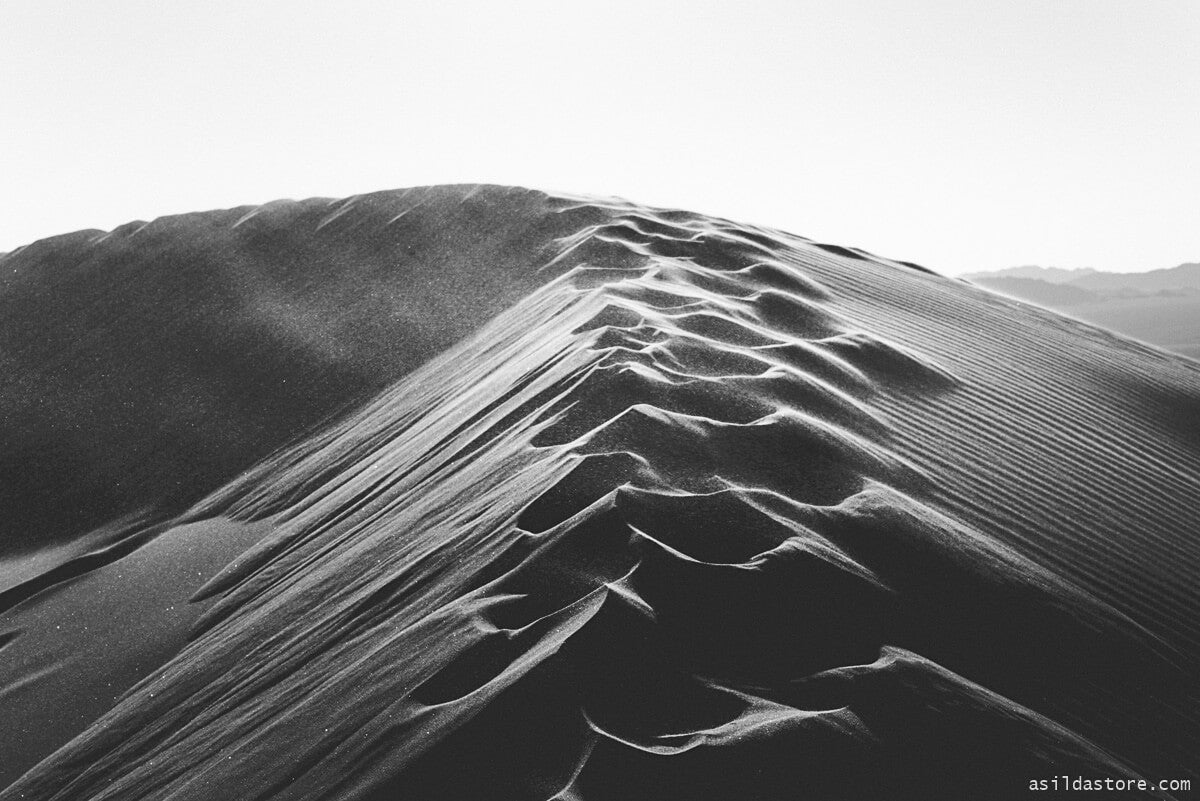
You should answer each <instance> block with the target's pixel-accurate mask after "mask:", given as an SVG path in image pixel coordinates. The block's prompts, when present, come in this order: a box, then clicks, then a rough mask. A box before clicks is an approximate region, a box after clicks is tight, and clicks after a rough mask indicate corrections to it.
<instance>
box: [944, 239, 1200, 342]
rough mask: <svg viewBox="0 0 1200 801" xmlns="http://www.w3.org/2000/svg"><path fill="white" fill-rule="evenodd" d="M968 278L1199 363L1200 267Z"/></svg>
mask: <svg viewBox="0 0 1200 801" xmlns="http://www.w3.org/2000/svg"><path fill="white" fill-rule="evenodd" d="M964 278H965V279H966V280H968V281H970V282H971V283H974V284H977V285H979V286H983V287H987V288H988V289H991V290H993V291H996V292H1000V293H1002V294H1005V295H1010V296H1012V297H1015V298H1019V299H1020V300H1025V301H1028V302H1030V303H1036V304H1038V305H1039V306H1045V307H1047V308H1050V309H1054V310H1056V311H1061V312H1064V313H1066V314H1070V315H1071V316H1073V317H1078V318H1080V319H1082V320H1087V321H1088V322H1091V323H1095V324H1097V325H1101V326H1104V327H1105V328H1111V329H1113V330H1114V331H1118V332H1120V333H1122V334H1126V335H1128V336H1132V337H1134V338H1136V339H1141V340H1145V341H1146V342H1151V343H1153V344H1156V345H1160V346H1162V347H1165V348H1169V349H1171V350H1174V351H1177V352H1179V353H1183V354H1186V355H1188V356H1192V357H1194V358H1200V262H1190V263H1187V264H1180V265H1179V266H1177V267H1170V268H1167V269H1163V270H1151V271H1149V272H1144V273H1112V272H1103V271H1101V270H1093V269H1091V268H1086V267H1085V268H1082V269H1075V270H1067V269H1063V268H1060V267H1038V266H1033V265H1027V266H1023V267H1011V268H1008V269H1005V270H994V271H991V272H977V273H970V274H968V275H966V276H964Z"/></svg>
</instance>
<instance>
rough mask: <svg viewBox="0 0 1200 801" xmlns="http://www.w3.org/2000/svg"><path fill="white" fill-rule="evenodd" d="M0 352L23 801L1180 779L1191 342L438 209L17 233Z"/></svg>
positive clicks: (1194, 510) (763, 249)
mask: <svg viewBox="0 0 1200 801" xmlns="http://www.w3.org/2000/svg"><path fill="white" fill-rule="evenodd" d="M0 365H2V366H3V367H4V370H5V372H6V374H7V376H8V378H7V380H6V382H5V384H4V387H3V389H2V390H0V423H2V426H3V427H2V430H0V436H2V437H3V442H4V446H5V447H4V448H3V451H2V453H0V512H2V513H3V516H2V517H0V521H2V524H3V526H4V527H5V528H4V532H3V536H4V539H3V540H2V541H0V556H2V559H3V561H2V562H0V579H2V580H3V581H4V584H3V589H4V593H3V594H2V595H0V600H3V604H0V609H2V610H3V612H2V616H0V638H2V639H0V642H3V643H4V645H3V647H2V648H0V720H3V721H4V727H5V732H6V737H5V740H6V742H4V743H3V744H0V765H2V766H3V767H2V771H3V772H2V773H0V786H3V784H4V783H6V782H14V783H13V784H11V786H9V787H8V789H7V790H6V791H3V792H0V799H3V800H4V801H15V800H16V799H29V800H30V801H50V799H62V800H63V801H66V800H68V799H70V800H72V801H74V800H75V799H88V800H89V801H101V800H111V801H139V800H140V799H162V800H163V801H165V800H166V799H171V801H210V800H211V799H247V801H249V800H250V799H262V800H263V801H265V800H266V799H339V800H340V799H354V800H361V801H387V800H389V799H421V800H422V801H424V800H425V799H439V800H441V799H444V800H445V801H451V800H455V801H457V800H458V799H496V800H497V801H509V800H511V801H643V800H644V801H657V800H659V799H686V800H688V801H690V800H692V799H696V800H697V801H704V800H706V799H712V800H713V801H716V800H717V799H722V800H724V799H729V800H730V801H732V800H734V799H737V800H738V801H742V800H750V799H798V798H813V799H889V798H914V799H916V798H923V799H933V798H936V799H989V798H998V799H1008V798H1029V797H1050V796H1051V795H1052V794H1050V793H1040V794H1039V793H1030V792H1029V791H1028V784H1029V781H1030V779H1035V778H1043V777H1050V776H1056V775H1058V776H1061V775H1063V774H1069V775H1071V776H1097V777H1125V778H1128V777H1146V778H1148V779H1151V780H1157V779H1160V778H1167V777H1171V778H1188V777H1190V778H1192V779H1193V781H1195V780H1196V779H1200V586H1198V581H1197V577H1198V576H1200V535H1198V533H1197V532H1198V531H1200V363H1198V362H1195V361H1192V360H1190V359H1187V358H1184V357H1182V356H1177V355H1174V354H1170V353H1167V352H1166V351H1163V350H1159V349H1157V348H1154V347H1151V346H1148V345H1143V344H1140V343H1137V342H1134V341H1132V340H1127V339H1123V338H1121V337H1119V336H1117V335H1115V334H1111V333H1109V332H1107V331H1105V330H1102V329H1099V328H1096V327H1093V326H1090V325H1087V324H1085V323H1082V322H1077V321H1075V320H1072V319H1068V318H1065V317H1061V316H1058V315H1056V314H1055V313H1053V312H1050V311H1047V310H1043V309H1040V308H1037V307H1034V306H1030V305H1026V304H1024V303H1021V302H1019V301H1016V300H1013V299H1010V298H1006V297H1002V296H998V295H994V294H992V293H989V292H987V291H985V290H983V289H981V288H978V287H975V286H972V285H970V284H968V283H965V282H962V281H957V280H953V279H949V278H945V277H942V276H939V275H936V274H933V273H931V272H929V271H927V270H924V269H922V268H920V267H918V266H916V265H911V264H906V263H902V262H894V261H890V260H887V259H883V258H879V257H876V256H873V255H871V254H868V253H865V252H862V251H858V250H855V249H853V248H845V247H841V246H835V245H829V244H822V243H816V242H812V241H809V240H806V239H803V238H801V237H797V236H793V235H789V234H784V233H782V232H779V231H774V230H768V229H764V228H758V227H755V226H751V225H742V224H735V223H732V222H728V221H725V220H721V219H715V218H711V217H705V216H701V215H697V214H692V213H688V212H681V211H668V210H658V209H648V208H644V207H640V206H637V205H633V204H630V203H626V202H623V201H616V200H611V201H610V200H595V199H586V198H570V197H559V196H550V195H546V194H543V193H539V192H532V191H527V190H518V189H508V188H500V187H488V186H483V187H462V186H455V187H435V188H425V189H416V190H405V191H401V192H387V193H378V194H375V195H367V196H361V197H357V198H351V199H349V200H344V201H326V200H312V201H304V202H301V203H290V202H289V203H277V204H269V205H267V206H264V207H261V208H242V209H236V210H231V211H226V212H211V213H205V214H195V215H186V216H183V217H174V218H165V219H162V220H158V221H155V222H153V223H150V224H141V223H139V224H137V225H132V226H126V227H125V228H122V229H118V230H116V231H114V232H112V233H109V234H101V233H99V232H82V233H79V234H72V235H68V236H65V237H59V238H56V239H52V240H44V241H42V242H39V243H36V244H33V245H30V246H28V247H27V248H23V249H21V250H19V251H16V252H14V253H12V254H8V255H7V256H3V257H0ZM22 774H23V775H22ZM1120 795H1121V796H1122V797H1139V798H1140V797H1159V798H1162V797H1170V796H1168V795H1166V794H1164V793H1156V792H1155V793H1122V794H1120ZM1186 795H1187V794H1183V795H1181V796H1179V797H1181V798H1183V797H1186Z"/></svg>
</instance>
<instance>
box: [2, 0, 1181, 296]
mask: <svg viewBox="0 0 1200 801" xmlns="http://www.w3.org/2000/svg"><path fill="white" fill-rule="evenodd" d="M0 31H2V32H3V33H2V37H3V38H2V44H0V114H2V115H3V121H2V122H0V186H2V187H3V191H2V192H0V251H4V250H10V249H12V248H13V247H16V246H18V245H21V244H24V243H26V242H29V241H31V240H34V239H37V238H40V237H43V236H48V235H51V234H55V233H61V232H65V231H70V230H76V229H80V228H111V227H113V226H115V225H119V224H121V223H123V222H126V221H129V220H132V219H150V218H153V217H156V216H159V215H163V214H171V213H176V212H183V211H194V210H200V209H207V208H222V207H229V206H237V205H242V204H246V203H258V202H263V201H267V200H271V199H275V198H279V197H293V198H301V197H310V196H314V195H324V196H330V197H339V196H344V195H349V194H355V193H359V192H367V191H373V190H376V189H387V188H396V187H402V186H415V185H421V184H429V183H450V182H474V181H486V182H495V183H510V184H522V185H527V186H534V187H539V188H545V189H559V190H564V191H569V192H572V193H587V194H603V195H620V196H622V197H626V198H629V199H631V200H636V201H639V202H644V203H649V204H652V205H670V206H677V207H683V208H688V209H692V210H696V211H703V212H708V213H712V214H716V215H719V216H724V217H730V218H733V219H737V220H744V221H749V222H756V223H762V224H766V225H773V226H776V227H779V228H784V229H786V230H789V231H792V232H794V233H798V234H802V235H804V236H809V237H812V238H814V239H818V240H821V241H826V242H835V243H839V244H843V245H852V246H858V247H862V248H865V249H867V250H870V251H872V252H875V253H878V254H880V255H883V256H890V257H893V258H897V259H906V260H911V261H917V262H920V263H923V264H926V265H928V266H930V267H933V268H935V269H938V270H940V271H944V272H949V273H956V272H963V271H967V270H973V269H990V268H998V267H1006V266H1013V265H1019V264H1031V263H1032V264H1042V265H1056V266H1062V267H1081V266H1092V267H1097V268H1100V269H1112V270H1146V269H1153V268H1161V267H1169V266H1172V265H1175V264H1178V263H1180V262H1183V261H1196V260H1200V224H1197V221H1198V220H1200V216H1198V215H1197V211H1198V208H1200V203H1197V200H1198V199H1200V147H1198V146H1197V142H1198V141H1200V3H1198V2H1195V0H1180V1H1179V2H1175V1H1173V0H1129V1H1128V2H1118V1H1117V0H1050V1H1047V0H1012V2H999V1H998V0H990V1H982V0H970V1H969V2H965V1H964V0H945V1H944V2H943V1H942V0H911V1H910V2H903V3H901V2H880V1H879V0H875V1H873V2H856V1H855V0H831V1H830V2H819V3H818V2H804V1H803V0H761V1H758V2H755V0H741V1H740V2H733V0H722V1H721V2H706V1H704V0H693V1H692V2H660V3H654V2H650V1H649V0H635V1H634V2H624V0H608V1H606V2H586V3H585V2H562V0H556V1H553V2H521V1H520V0H517V1H516V2H495V0H486V1H485V2H471V3H464V2H449V1H448V0H441V1H440V2H434V1H430V0H425V1H424V2H407V3H406V2H396V0H390V1H385V0H380V1H379V2H375V1H374V0H363V1H361V2H353V1H350V0H342V2H324V1H323V2H308V1H307V0H288V2H274V0H271V1H269V2H254V0H240V2H224V1H222V0H207V1H206V2H199V0H194V1H192V2H185V1H184V0H171V2H162V1H161V0H140V1H135V0H105V1H104V2H85V1H82V0H76V2H62V0H3V1H2V2H0Z"/></svg>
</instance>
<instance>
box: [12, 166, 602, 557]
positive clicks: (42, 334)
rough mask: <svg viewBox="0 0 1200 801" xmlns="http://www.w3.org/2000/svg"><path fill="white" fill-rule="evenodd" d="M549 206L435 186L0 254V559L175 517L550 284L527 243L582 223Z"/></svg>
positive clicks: (501, 192)
mask: <svg viewBox="0 0 1200 801" xmlns="http://www.w3.org/2000/svg"><path fill="white" fill-rule="evenodd" d="M561 206H563V203H562V202H558V203H556V202H555V201H552V200H551V199H550V198H548V197H546V196H545V195H543V194H541V193H536V192H529V191H524V190H509V189H501V188H498V187H491V188H475V189H464V188H450V189H447V188H436V187H434V188H426V189H417V190H408V191H404V192H388V193H378V194H375V195H365V196H361V197H355V198H350V199H348V200H341V201H327V200H309V201H304V202H301V203H293V202H280V203H274V204H268V205H266V206H262V207H257V208H239V209H232V210H229V211H222V212H208V213H204V214H191V215H183V216H179V217H168V218H163V219H159V220H156V221H154V222H151V223H131V224H129V225H126V226H123V227H121V228H119V229H117V230H115V231H112V232H111V233H108V234H101V233H99V232H95V231H84V232H80V233H77V234H69V235H66V236H62V237H57V238H54V239H49V240H44V241H41V242H37V243H35V244H33V245H30V246H28V247H26V248H23V249H21V250H19V251H17V252H14V253H11V254H8V255H5V256H2V257H0V365H2V366H3V367H4V371H5V374H6V376H8V380H7V381H6V383H5V385H4V386H3V388H0V445H2V447H0V521H2V522H0V526H2V528H0V555H9V554H14V553H20V552H25V551H29V550H32V549H34V548H38V547H42V546H45V545H48V544H52V543H59V542H62V541H64V540H68V539H71V538H74V537H76V536H78V535H80V534H82V533H83V532H86V531H89V530H91V529H94V528H96V527H98V526H100V525H102V524H104V523H106V522H107V521H108V520H110V519H113V518H117V517H120V516H123V515H126V514H128V513H130V512H133V511H136V510H141V509H147V508H150V509H154V508H157V509H159V510H160V511H161V510H166V511H176V512H177V511H180V510H181V509H182V508H183V507H184V506H186V504H188V503H191V502H194V501H195V500H197V499H199V498H200V497H203V495H205V494H206V493H208V492H211V491H212V490H214V489H216V488H217V487H218V486H220V484H222V483H223V482H225V481H227V480H229V479H231V478H232V477H233V476H234V475H236V474H237V473H238V472H239V471H240V470H242V469H244V468H246V467H248V466H249V465H251V464H252V463H253V462H254V461H256V460H258V459H261V458H262V457H264V456H266V455H267V454H268V453H270V452H271V451H272V450H274V449H275V448H278V447H280V446H281V445H284V444H285V443H287V442H288V441H290V440H292V439H294V438H295V437H296V436H297V435H298V434H300V433H303V432H304V431H305V430H307V429H308V428H310V427H312V426H314V425H315V424H317V423H318V422H320V421H321V420H322V419H323V418H325V417H326V416H328V415H330V414H332V413H334V412H337V411H339V410H342V409H344V408H346V407H347V406H348V405H351V404H357V403H361V402H363V401H365V400H367V399H368V398H369V397H371V396H373V395H374V394H375V393H377V392H378V391H380V390H381V389H383V388H384V387H386V386H387V385H388V384H390V383H392V382H393V381H395V380H396V379H397V378H399V377H400V376H402V375H404V374H405V373H407V372H408V371H410V370H411V369H413V368H414V367H416V366H417V365H419V364H421V363H423V362H425V361H427V360H428V359H429V358H430V357H432V356H433V355H435V354H437V353H439V352H440V351H442V350H444V349H445V348H446V347H447V346H449V345H451V344H453V343H454V342H456V341H458V340H459V339H461V338H462V337H463V336H465V335H466V334H468V333H470V332H471V331H473V330H475V329H476V328H477V327H478V326H479V325H481V324H483V323H484V322H486V321H487V320H488V319H489V318H490V317H492V316H494V315H495V314H497V313H498V312H499V311H501V310H502V309H503V308H505V307H506V306H508V305H511V304H512V303H514V302H516V301H517V300H518V299H520V298H521V297H523V296H524V295H525V294H527V293H528V292H529V291H530V290H531V289H532V288H534V287H535V286H537V285H539V284H540V283H542V282H543V281H544V280H545V278H547V277H549V276H548V275H547V274H546V273H542V274H539V273H538V272H537V268H538V267H539V266H541V265H542V264H543V263H544V261H545V260H548V259H549V258H550V256H549V255H548V256H546V257H545V258H542V257H541V256H540V255H539V249H541V248H543V247H544V246H545V245H546V244H547V243H549V242H551V241H552V240H553V239H554V238H555V237H556V236H559V235H562V234H565V233H567V232H569V231H574V230H576V229H577V228H578V227H579V226H580V225H582V224H585V223H587V222H589V221H590V220H593V219H596V218H597V217H598V213H597V211H596V210H591V209H588V208H586V207H577V208H576V209H574V210H564V211H562V212H561V213H559V211H558V210H557V209H558V207H561ZM48 498H53V499H54V501H55V502H53V503H47V502H46V499H48Z"/></svg>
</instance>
